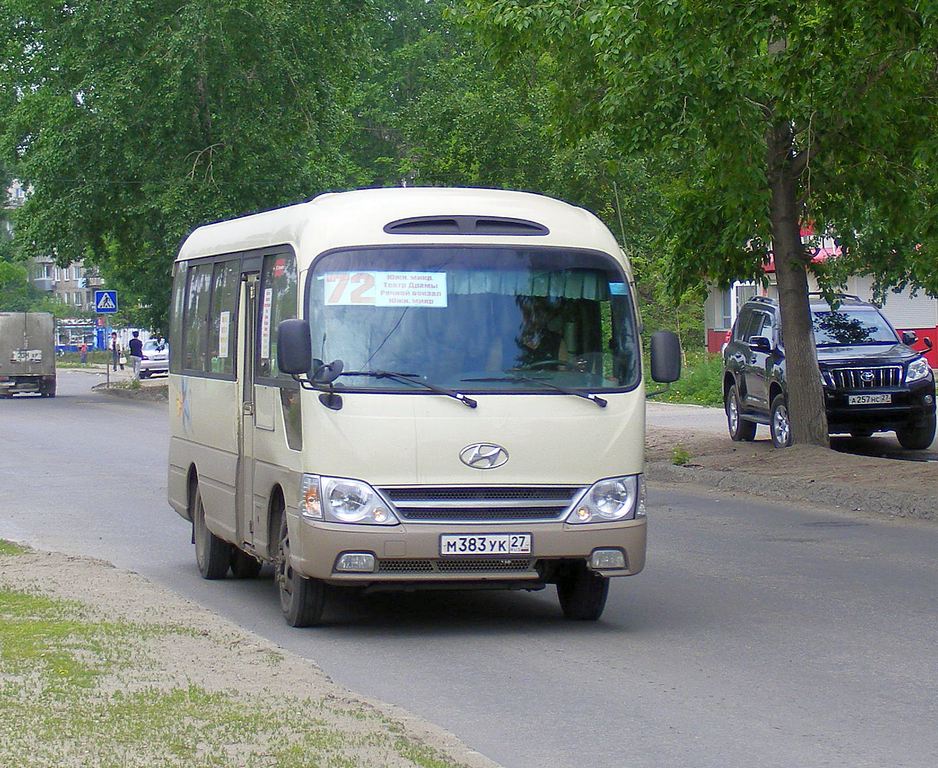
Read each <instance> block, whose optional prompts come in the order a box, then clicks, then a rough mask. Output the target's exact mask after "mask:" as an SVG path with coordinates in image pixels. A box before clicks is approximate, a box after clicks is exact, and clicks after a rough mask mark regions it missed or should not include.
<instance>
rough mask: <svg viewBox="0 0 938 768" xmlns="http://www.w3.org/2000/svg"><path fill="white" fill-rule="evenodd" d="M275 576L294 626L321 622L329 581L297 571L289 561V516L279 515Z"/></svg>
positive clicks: (285, 614) (284, 608)
mask: <svg viewBox="0 0 938 768" xmlns="http://www.w3.org/2000/svg"><path fill="white" fill-rule="evenodd" d="M274 578H275V579H276V581H277V590H278V591H279V593H280V610H281V611H283V618H285V619H286V620H287V624H289V625H290V626H291V627H311V626H314V625H316V624H318V623H319V622H320V620H321V619H322V611H323V608H324V606H325V602H326V585H325V584H324V583H323V582H321V581H319V580H317V579H308V578H306V577H305V576H303V575H302V574H299V573H297V572H296V571H295V570H294V568H293V565H292V563H291V561H290V531H289V530H288V528H287V516H286V514H282V515H281V517H280V537H279V543H278V546H277V558H276V560H275V561H274Z"/></svg>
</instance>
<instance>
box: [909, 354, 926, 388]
mask: <svg viewBox="0 0 938 768" xmlns="http://www.w3.org/2000/svg"><path fill="white" fill-rule="evenodd" d="M930 373H931V366H930V365H929V364H928V361H927V360H926V359H925V358H924V357H920V358H918V360H913V361H912V362H911V363H909V367H908V369H907V370H906V372H905V380H906V383H909V382H911V381H919V380H921V379H925V378H928V374H930Z"/></svg>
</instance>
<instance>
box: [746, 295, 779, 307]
mask: <svg viewBox="0 0 938 768" xmlns="http://www.w3.org/2000/svg"><path fill="white" fill-rule="evenodd" d="M749 301H758V302H759V303H760V304H771V305H772V306H775V305H776V304H778V302H777V301H776V300H775V299H772V298H770V297H768V296H752V297H751V298H750V299H749Z"/></svg>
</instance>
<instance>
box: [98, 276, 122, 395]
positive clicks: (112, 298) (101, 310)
mask: <svg viewBox="0 0 938 768" xmlns="http://www.w3.org/2000/svg"><path fill="white" fill-rule="evenodd" d="M117 306H118V304H117V291H95V292H94V311H95V312H96V313H97V314H99V315H113V314H114V313H115V312H117ZM106 338H107V344H108V352H110V353H111V354H110V357H111V359H110V360H108V359H107V358H105V360H104V373H105V379H104V386H105V388H107V389H110V388H111V365H112V364H113V362H114V350H113V349H111V347H110V343H111V337H110V336H107V337H106Z"/></svg>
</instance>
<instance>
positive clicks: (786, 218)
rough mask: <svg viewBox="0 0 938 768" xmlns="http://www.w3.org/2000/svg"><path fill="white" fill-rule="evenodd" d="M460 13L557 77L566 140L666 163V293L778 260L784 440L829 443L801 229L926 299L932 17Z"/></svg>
mask: <svg viewBox="0 0 938 768" xmlns="http://www.w3.org/2000/svg"><path fill="white" fill-rule="evenodd" d="M467 6H468V15H467V18H468V20H469V21H470V23H473V24H475V25H477V26H478V27H479V28H481V29H483V30H484V31H485V32H486V34H487V35H489V36H490V37H491V38H492V39H494V40H495V41H496V42H497V43H498V46H499V50H500V51H501V52H502V55H503V56H504V57H506V58H511V57H512V56H516V55H518V54H519V52H520V53H521V54H522V55H524V54H527V53H529V52H530V51H532V50H549V51H551V52H552V54H553V55H554V56H556V57H557V58H558V59H560V60H562V61H563V62H564V65H565V66H564V67H563V68H562V69H558V70H557V71H558V77H559V78H560V80H559V82H558V88H557V89H556V91H555V92H556V93H557V94H558V99H557V102H556V103H557V107H558V109H559V111H560V113H561V114H562V115H563V116H564V119H565V120H567V121H568V122H569V123H570V125H571V126H572V129H573V130H576V131H578V132H580V133H582V134H587V133H589V132H591V131H593V130H595V127H596V126H597V125H602V126H605V127H606V128H607V129H608V130H609V131H611V132H612V134H613V135H614V137H615V139H616V141H617V143H618V145H619V146H621V147H622V148H623V149H624V150H627V151H629V152H640V153H646V154H647V153H654V154H660V155H667V156H669V157H670V158H671V163H672V166H671V167H672V169H673V171H672V173H673V176H672V179H671V180H670V181H669V183H668V184H667V185H666V186H665V187H664V192H665V195H666V197H667V199H668V204H669V210H670V219H669V221H668V222H667V228H666V230H665V235H666V236H665V237H664V238H662V241H661V242H662V245H663V246H664V247H666V248H667V252H668V255H669V259H670V264H671V269H670V275H671V281H672V285H673V286H674V288H675V289H676V290H680V289H682V288H684V287H686V286H687V285H689V284H691V283H693V282H694V281H699V280H702V279H709V280H715V281H717V282H719V283H726V282H728V281H730V280H732V279H735V278H740V277H745V276H753V277H761V276H762V265H763V264H764V262H765V261H766V260H767V259H768V258H769V257H770V255H771V256H772V257H774V260H775V265H776V270H777V279H778V287H779V298H780V304H781V309H782V326H783V332H784V336H785V344H786V357H787V360H788V366H789V367H788V371H789V379H790V391H789V408H790V412H791V415H792V421H793V433H794V439H795V442H799V443H816V444H826V443H827V424H826V418H825V411H824V402H823V392H822V389H821V384H820V382H819V380H818V375H817V357H816V350H815V348H814V340H813V335H812V333H811V324H810V313H809V308H808V297H807V273H808V270H810V269H811V268H812V266H811V252H810V250H809V249H808V248H806V247H805V246H804V245H803V243H802V240H801V237H800V226H801V225H802V224H803V223H806V222H808V221H812V222H814V223H815V226H816V227H817V228H818V230H819V231H822V232H826V233H831V234H834V235H836V236H838V237H839V238H840V239H841V240H842V242H843V243H844V245H845V249H846V252H847V255H846V258H845V259H844V263H845V264H846V263H847V262H848V261H849V262H850V265H851V268H852V269H860V270H861V271H868V272H873V273H875V274H877V275H879V276H880V277H881V279H883V280H884V281H886V282H894V283H895V282H901V281H903V280H909V281H912V282H915V283H920V284H933V283H934V277H933V276H932V275H933V274H934V272H935V269H934V265H935V263H936V257H935V248H936V246H938V243H936V231H938V220H936V215H935V210H936V205H935V202H936V200H935V193H936V184H935V168H936V167H938V166H936V165H935V163H934V159H935V146H936V143H935V136H936V126H938V114H936V112H938V100H936V98H935V93H936V92H938V90H936V85H938V83H936V60H938V44H936V25H935V21H936V18H935V16H936V13H938V6H936V4H935V3H934V2H927V3H903V2H898V3H896V2H888V3H887V2H857V3H847V4H844V3H840V2H838V3H833V2H810V1H807V2H793V3H788V4H786V5H783V6H779V5H778V4H776V3H748V4H746V5H744V6H738V7H734V8H733V9H732V10H729V9H728V8H727V7H725V6H722V5H720V4H712V3H711V4H708V3H700V2H691V1H690V0H676V1H675V0H639V1H638V2H632V3H624V2H621V1H619V0H585V2H578V3H568V2H564V1H563V0H541V2H537V3H531V2H526V1H525V0H467ZM819 277H820V278H821V280H822V281H824V280H826V281H827V282H826V284H827V285H830V276H829V275H825V274H823V273H821V274H820V275H819Z"/></svg>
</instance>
